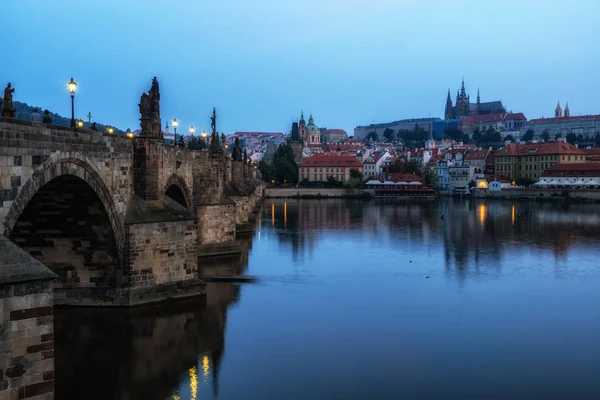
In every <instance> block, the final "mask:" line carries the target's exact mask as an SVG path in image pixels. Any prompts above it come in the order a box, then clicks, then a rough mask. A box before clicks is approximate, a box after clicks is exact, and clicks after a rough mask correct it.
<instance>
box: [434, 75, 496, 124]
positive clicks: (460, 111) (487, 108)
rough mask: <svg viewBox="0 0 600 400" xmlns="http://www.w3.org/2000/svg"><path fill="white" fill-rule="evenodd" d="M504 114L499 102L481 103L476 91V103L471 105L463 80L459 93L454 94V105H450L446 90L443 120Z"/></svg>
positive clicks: (450, 101)
mask: <svg viewBox="0 0 600 400" xmlns="http://www.w3.org/2000/svg"><path fill="white" fill-rule="evenodd" d="M501 113H506V109H505V108H504V105H502V102H501V101H489V102H485V103H482V102H481V97H480V96H479V89H477V102H476V103H471V96H470V95H469V93H467V91H466V89H465V79H464V78H463V80H462V85H461V88H460V91H457V92H456V103H455V104H452V98H451V97H450V89H448V97H447V99H446V110H445V113H444V118H445V119H447V120H448V119H459V118H462V117H472V116H476V115H485V114H501Z"/></svg>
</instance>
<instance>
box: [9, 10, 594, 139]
mask: <svg viewBox="0 0 600 400" xmlns="http://www.w3.org/2000/svg"><path fill="white" fill-rule="evenodd" d="M599 20H600V1H598V0H571V1H569V2H567V1H564V0H561V1H556V0H505V1H487V0H485V1H482V0H454V1H448V0H304V1H293V0H252V1H250V0H212V1H207V0H171V1H164V0H103V1H82V0H54V1H42V0H20V1H9V0H4V1H1V2H0V27H1V29H2V37H3V39H2V45H1V46H2V57H1V59H0V85H2V86H4V85H5V84H6V82H8V81H11V82H12V83H13V85H14V86H15V87H16V92H15V99H16V100H21V101H25V102H27V103H29V104H33V105H39V106H41V107H44V108H49V109H50V110H52V111H54V112H58V113H60V114H63V115H66V116H68V115H69V114H70V102H69V96H68V93H67V91H66V86H65V84H66V82H67V81H68V80H69V78H70V77H71V76H73V77H74V78H75V80H76V81H77V82H78V83H79V90H78V93H77V97H76V113H77V117H84V116H85V115H86V114H87V112H88V111H91V112H92V114H93V116H94V119H95V120H97V121H100V122H103V123H110V124H113V125H116V126H118V127H120V128H123V129H125V128H128V127H129V128H131V129H136V128H137V125H138V108H137V104H138V102H139V96H140V94H141V93H142V92H143V91H145V90H148V88H149V85H150V81H151V79H152V77H153V76H157V77H158V79H159V81H160V85H161V94H162V109H161V111H162V118H163V122H164V121H165V120H166V119H169V120H171V119H173V118H177V119H178V120H179V121H180V123H181V125H180V126H181V127H182V128H184V129H186V127H187V126H189V125H190V124H193V125H195V126H196V127H197V129H198V130H202V129H206V130H208V129H209V127H210V120H209V116H210V113H211V109H212V107H213V106H215V107H217V111H218V113H219V123H220V126H219V130H220V131H221V130H222V131H224V132H226V133H232V132H234V131H236V130H240V131H285V132H287V131H289V129H290V125H291V122H292V120H293V119H297V118H298V116H299V113H300V110H301V109H304V110H305V112H306V113H307V114H308V113H310V112H312V113H313V114H314V117H315V122H316V123H317V125H319V126H326V127H329V128H334V127H335V128H343V129H346V130H347V131H348V132H349V133H351V132H352V129H353V127H354V126H356V125H360V124H368V123H371V122H373V121H375V122H386V121H390V120H395V119H400V118H411V117H428V116H441V117H443V110H444V102H445V99H446V93H447V90H448V89H451V91H452V93H453V96H454V95H455V93H456V90H457V89H458V88H459V86H460V80H461V77H462V76H463V75H464V77H465V81H466V84H467V90H468V91H469V92H470V93H471V95H472V97H473V98H475V96H476V93H477V87H480V88H481V96H482V101H491V100H497V99H500V100H502V101H503V102H504V104H505V105H506V106H507V108H508V109H509V110H513V111H522V112H524V113H525V115H526V116H527V117H528V118H535V117H541V116H549V115H550V114H552V112H553V110H554V107H555V106H556V102H557V101H558V100H561V103H563V106H564V102H565V101H567V100H568V101H569V104H570V106H571V110H572V113H573V114H590V113H595V114H598V113H600V51H599V50H600V44H599V43H598V38H600V24H599V23H598V21H599Z"/></svg>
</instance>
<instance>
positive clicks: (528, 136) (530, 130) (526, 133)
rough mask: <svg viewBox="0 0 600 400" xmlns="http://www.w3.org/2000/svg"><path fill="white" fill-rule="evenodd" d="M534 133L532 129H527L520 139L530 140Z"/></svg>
mask: <svg viewBox="0 0 600 400" xmlns="http://www.w3.org/2000/svg"><path fill="white" fill-rule="evenodd" d="M534 134H535V132H534V131H533V129H527V132H525V134H524V135H523V137H521V140H522V141H523V142H530V141H531V139H533V135H534Z"/></svg>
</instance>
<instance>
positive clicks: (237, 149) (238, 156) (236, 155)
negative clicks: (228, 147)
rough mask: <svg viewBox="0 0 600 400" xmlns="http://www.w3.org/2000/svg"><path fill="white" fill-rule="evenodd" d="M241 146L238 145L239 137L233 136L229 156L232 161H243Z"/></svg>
mask: <svg viewBox="0 0 600 400" xmlns="http://www.w3.org/2000/svg"><path fill="white" fill-rule="evenodd" d="M243 157H244V156H243V154H242V147H241V146H240V138H235V141H234V142H233V150H232V151H231V158H232V159H233V161H243Z"/></svg>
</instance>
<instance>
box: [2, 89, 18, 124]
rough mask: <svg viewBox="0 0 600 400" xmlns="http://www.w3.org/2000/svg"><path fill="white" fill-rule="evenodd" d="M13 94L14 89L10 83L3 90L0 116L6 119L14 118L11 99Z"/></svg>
mask: <svg viewBox="0 0 600 400" xmlns="http://www.w3.org/2000/svg"><path fill="white" fill-rule="evenodd" d="M14 92H15V89H14V88H13V87H12V85H11V83H10V82H8V85H6V88H5V89H4V104H3V105H2V116H3V117H6V118H14V117H15V111H16V110H15V109H14V108H13V106H12V105H13V98H12V94H13V93H14Z"/></svg>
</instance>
